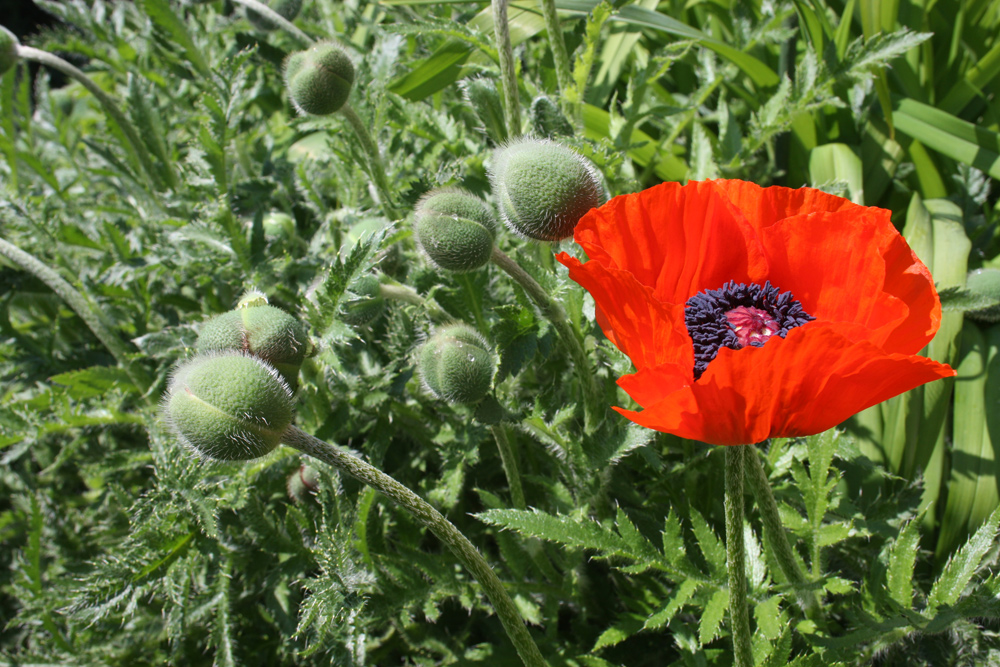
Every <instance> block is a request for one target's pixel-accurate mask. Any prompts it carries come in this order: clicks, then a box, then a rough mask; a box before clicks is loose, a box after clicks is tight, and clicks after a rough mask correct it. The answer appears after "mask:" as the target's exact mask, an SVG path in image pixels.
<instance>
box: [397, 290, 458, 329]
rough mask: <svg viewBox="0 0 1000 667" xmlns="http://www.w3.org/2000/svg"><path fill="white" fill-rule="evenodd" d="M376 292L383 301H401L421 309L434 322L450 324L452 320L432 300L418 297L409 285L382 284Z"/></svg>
mask: <svg viewBox="0 0 1000 667" xmlns="http://www.w3.org/2000/svg"><path fill="white" fill-rule="evenodd" d="M378 290H379V294H381V295H382V298H383V299H391V300H393V301H402V302H403V303H410V304H413V305H414V306H419V307H420V308H423V309H424V310H426V311H427V315H428V316H429V317H430V318H431V319H432V320H434V321H435V322H450V321H451V320H452V319H453V318H452V316H451V315H449V314H448V313H446V312H444V310H442V309H441V306H439V305H437V303H436V302H435V301H434V300H433V299H430V298H425V297H422V296H420V293H419V292H417V290H415V289H413V288H412V287H410V286H409V285H401V284H398V283H389V284H385V283H382V284H380V285H379V286H378Z"/></svg>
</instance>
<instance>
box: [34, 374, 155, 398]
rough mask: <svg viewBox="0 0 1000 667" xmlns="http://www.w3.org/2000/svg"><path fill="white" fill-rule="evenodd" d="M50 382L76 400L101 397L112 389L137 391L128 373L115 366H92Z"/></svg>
mask: <svg viewBox="0 0 1000 667" xmlns="http://www.w3.org/2000/svg"><path fill="white" fill-rule="evenodd" d="M52 381H53V382H55V383H56V384H61V385H63V386H64V387H66V390H67V392H68V393H69V395H70V396H71V397H73V398H75V399H77V400H80V399H84V398H94V397H95V396H102V395H104V394H105V393H106V392H108V391H109V390H111V389H112V388H117V389H119V390H121V391H124V392H126V393H136V392H138V391H139V389H138V387H136V386H135V385H134V384H133V383H132V380H131V379H130V378H129V375H128V372H127V371H126V370H125V369H124V368H119V367H117V366H92V367H90V368H84V369H82V370H79V371H70V372H69V373H60V374H59V375H55V376H53V377H52Z"/></svg>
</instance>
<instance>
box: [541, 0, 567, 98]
mask: <svg viewBox="0 0 1000 667" xmlns="http://www.w3.org/2000/svg"><path fill="white" fill-rule="evenodd" d="M538 4H539V5H541V8H542V18H543V19H544V20H545V31H546V32H548V33H549V44H550V45H551V46H552V60H553V61H555V64H556V82H557V83H558V84H559V94H560V95H563V94H565V92H566V91H567V90H569V86H570V80H569V53H568V52H567V51H566V40H565V39H563V33H562V27H560V25H559V16H558V15H557V14H556V0H539V1H538Z"/></svg>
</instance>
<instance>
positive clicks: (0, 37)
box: [0, 25, 20, 74]
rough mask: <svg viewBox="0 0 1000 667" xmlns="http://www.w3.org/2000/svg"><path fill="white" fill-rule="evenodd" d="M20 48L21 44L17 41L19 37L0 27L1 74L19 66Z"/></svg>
mask: <svg viewBox="0 0 1000 667" xmlns="http://www.w3.org/2000/svg"><path fill="white" fill-rule="evenodd" d="M18 46H20V42H18V41H17V35H15V34H14V33H12V32H11V31H10V30H7V28H5V27H3V26H2V25H0V74H3V73H4V72H6V71H7V70H9V69H10V68H12V67H13V66H14V65H16V64H17V61H18V60H19V56H18V55H17V47H18Z"/></svg>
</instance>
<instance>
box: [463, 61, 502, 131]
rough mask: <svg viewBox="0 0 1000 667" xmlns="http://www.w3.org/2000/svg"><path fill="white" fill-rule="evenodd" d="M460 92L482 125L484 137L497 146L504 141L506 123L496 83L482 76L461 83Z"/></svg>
mask: <svg viewBox="0 0 1000 667" xmlns="http://www.w3.org/2000/svg"><path fill="white" fill-rule="evenodd" d="M462 90H463V91H464V92H465V98H466V99H467V100H468V101H469V105H470V106H471V107H472V110H473V111H474V112H475V114H476V117H477V118H478V119H479V122H480V123H482V126H483V128H482V129H483V130H484V131H485V132H486V136H488V137H489V138H490V139H492V140H493V142H494V143H497V144H499V143H501V142H503V141H506V140H507V121H506V120H505V119H504V116H503V104H502V103H501V102H500V92H499V91H498V90H497V84H496V82H495V81H493V79H489V78H487V77H484V76H479V77H475V78H473V79H466V80H465V81H463V82H462Z"/></svg>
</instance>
